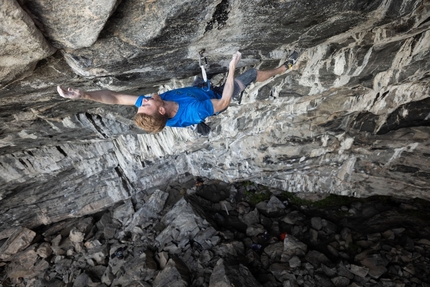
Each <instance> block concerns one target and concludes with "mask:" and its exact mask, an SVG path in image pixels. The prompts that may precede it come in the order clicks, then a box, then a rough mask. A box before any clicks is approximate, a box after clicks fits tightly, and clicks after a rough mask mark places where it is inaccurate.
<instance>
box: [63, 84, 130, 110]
mask: <svg viewBox="0 0 430 287" xmlns="http://www.w3.org/2000/svg"><path fill="white" fill-rule="evenodd" d="M57 92H58V93H59V94H60V96H62V97H63V98H66V99H72V100H77V99H82V100H91V101H96V102H99V103H103V104H108V105H126V106H133V105H134V104H135V103H136V100H137V98H138V96H134V95H127V94H123V93H117V92H113V91H110V90H99V91H93V92H87V91H84V90H80V89H74V88H67V89H65V88H63V87H61V86H57Z"/></svg>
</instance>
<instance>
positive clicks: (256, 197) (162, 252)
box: [0, 178, 430, 287]
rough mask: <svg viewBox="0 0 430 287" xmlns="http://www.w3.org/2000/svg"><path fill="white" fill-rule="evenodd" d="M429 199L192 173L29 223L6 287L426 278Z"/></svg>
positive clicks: (8, 244)
mask: <svg viewBox="0 0 430 287" xmlns="http://www.w3.org/2000/svg"><path fill="white" fill-rule="evenodd" d="M218 191H219V193H220V194H223V195H224V196H223V197H224V198H222V199H221V198H218V200H213V196H214V193H217V192H218ZM208 198H211V199H212V200H209V199H208ZM429 206H430V203H428V202H426V201H421V200H415V201H407V200H405V199H395V198H387V197H373V198H368V199H365V200H360V199H356V198H346V197H335V196H330V197H327V198H325V199H323V200H320V201H315V202H312V201H310V200H305V199H300V198H299V197H296V196H294V195H292V194H289V193H285V192H282V191H279V190H270V189H268V188H267V187H264V186H260V185H258V184H255V183H252V182H240V183H236V184H227V183H223V182H216V181H213V180H205V181H203V180H202V179H194V178H188V180H186V181H182V183H172V184H170V185H169V186H168V187H167V188H165V189H164V190H160V189H154V190H152V192H150V195H148V196H144V197H143V196H140V197H139V196H135V197H132V198H131V199H130V200H126V201H123V202H121V203H118V204H116V205H115V206H113V207H112V208H110V209H109V210H105V211H102V212H99V213H97V214H93V215H91V216H85V217H81V218H76V219H69V220H66V221H62V222H59V223H56V224H52V225H49V226H42V227H40V228H38V229H37V230H34V231H31V230H28V229H22V230H21V231H20V232H19V233H17V234H15V235H14V236H12V237H10V238H9V239H8V240H7V241H5V240H3V241H2V246H1V248H0V250H1V254H0V256H1V257H0V258H1V261H0V276H1V277H0V278H1V281H0V285H1V286H3V287H6V286H100V287H102V286H212V287H214V286H266V287H270V286H273V287H275V286H280V287H285V286H328V287H329V286H335V287H341V286H345V287H346V286H351V287H353V286H429V283H428V282H429V280H430V271H429V270H430V241H429V239H428V238H429V235H430V225H429V221H428V218H429V216H430V214H429V212H428V210H429V209H428V208H429Z"/></svg>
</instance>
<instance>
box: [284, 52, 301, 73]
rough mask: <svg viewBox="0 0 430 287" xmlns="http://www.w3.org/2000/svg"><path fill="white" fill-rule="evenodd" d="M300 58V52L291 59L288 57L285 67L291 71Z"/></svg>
mask: <svg viewBox="0 0 430 287" xmlns="http://www.w3.org/2000/svg"><path fill="white" fill-rule="evenodd" d="M298 58H299V52H297V51H294V52H293V53H292V54H291V55H290V57H288V60H287V61H286V62H285V63H284V66H285V67H286V68H287V70H289V69H291V68H292V67H293V65H294V64H295V63H296V62H297V59H298Z"/></svg>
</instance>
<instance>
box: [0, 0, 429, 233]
mask: <svg viewBox="0 0 430 287" xmlns="http://www.w3.org/2000/svg"><path fill="white" fill-rule="evenodd" d="M103 3H104V4H103V9H99V8H97V7H99V6H98V5H99V4H98V2H94V1H91V2H85V1H71V2H68V4H64V3H61V4H56V5H59V6H50V5H54V4H52V3H51V2H48V1H41V0H39V1H20V2H19V3H18V2H16V1H12V0H7V1H3V2H0V5H1V15H2V17H1V19H2V20H0V21H2V27H5V28H3V30H4V31H3V32H2V34H1V35H0V66H1V70H0V73H1V75H2V76H1V81H0V103H1V105H0V117H1V122H0V130H1V132H0V184H1V186H2V187H1V188H0V208H1V210H2V213H1V215H0V217H1V220H0V238H7V237H9V236H10V235H11V234H12V233H13V232H14V231H15V230H16V228H18V227H19V226H25V227H28V228H34V227H35V226H38V225H40V224H49V223H52V222H57V221H60V220H63V219H66V218H70V217H76V216H83V215H85V214H90V213H94V212H97V211H100V210H103V209H105V208H106V207H108V206H111V205H112V204H114V203H115V202H119V201H121V200H124V199H127V198H129V197H130V196H131V195H133V194H136V193H137V192H141V191H142V192H149V191H148V190H151V188H153V187H158V186H164V185H166V183H167V182H169V181H171V180H175V179H177V178H178V177H180V176H181V175H184V174H192V175H195V176H203V177H208V178H213V179H219V180H223V181H230V182H234V181H242V180H252V181H254V182H257V183H259V184H262V185H265V186H269V187H274V188H279V189H282V190H286V191H290V192H305V193H317V194H330V193H334V194H340V195H348V196H356V197H367V196H370V195H376V194H379V195H394V196H398V197H419V198H423V199H429V198H430V196H429V194H430V193H429V187H428V186H429V178H430V176H429V173H430V170H429V165H428V162H429V155H430V145H429V132H430V127H429V120H430V118H429V113H430V102H429V89H430V88H429V87H430V85H429V77H428V75H429V69H430V62H429V60H428V59H429V53H430V52H429V51H430V49H429V47H430V41H429V38H430V32H429V25H430V22H429V21H428V19H429V17H430V9H429V8H430V7H429V3H428V1H418V0H415V1H413V0H403V1H400V0H399V1H311V2H302V1H269V2H268V1H244V0H242V1H239V0H237V1H227V0H224V1H215V2H213V1H185V2H182V3H181V4H179V3H177V1H156V2H144V3H143V2H141V1H122V2H114V1H111V2H108V3H107V2H103ZM66 5H72V7H73V13H69V14H66V15H65V14H63V12H62V11H69V10H70V6H66ZM56 11H59V12H58V13H57V12H56ZM94 11H97V13H100V14H94V13H95V12H94ZM109 15H111V16H109ZM77 18H79V20H80V21H79V22H77V20H76V19H77ZM3 23H4V24H3ZM77 23H79V25H78V24H77ZM82 23H83V24H84V25H82ZM36 27H37V28H36ZM6 28H7V29H6ZM12 31H13V33H12ZM42 35H43V36H44V37H42ZM52 47H56V49H57V51H56V53H54V54H53V52H54V48H52ZM202 48H205V49H206V51H207V53H206V54H207V56H208V60H209V68H208V72H209V73H211V74H212V73H213V74H217V75H216V76H215V77H214V79H213V82H214V83H218V82H222V80H223V72H225V71H226V68H227V65H228V61H229V59H230V54H231V53H233V52H234V51H236V50H238V49H240V50H241V51H242V53H243V59H242V60H241V62H240V68H239V69H238V71H237V72H238V73H239V72H242V71H244V70H246V69H248V68H249V67H257V68H261V69H265V68H269V67H275V66H278V65H279V64H281V63H283V61H285V59H286V58H287V56H288V55H289V53H290V52H291V51H292V50H293V49H298V50H300V51H301V56H300V58H299V61H298V63H297V65H295V66H294V68H293V69H292V70H290V71H288V72H287V73H285V74H283V75H280V76H277V77H275V78H273V79H271V80H269V81H267V82H266V83H260V84H253V85H251V86H250V87H249V88H248V89H247V90H246V91H245V93H244V95H243V98H242V101H241V103H240V104H238V103H232V105H231V106H230V107H229V109H228V110H227V111H225V112H224V113H222V114H221V115H219V116H217V117H212V118H210V119H209V120H208V121H207V124H208V125H209V126H210V127H211V129H212V130H211V133H210V134H209V136H208V137H201V136H198V135H197V134H196V133H194V132H193V131H192V130H190V129H175V128H169V129H165V130H164V131H163V132H162V133H160V134H157V135H147V134H144V133H143V132H142V131H140V130H138V129H137V128H136V127H134V126H133V123H132V120H131V119H132V116H133V114H134V113H135V109H134V108H132V107H118V106H106V105H100V104H96V103H93V102H84V101H67V100H64V99H62V98H60V97H59V96H58V95H57V94H56V91H55V86H56V85H57V84H63V85H72V86H76V87H80V88H84V89H88V90H93V89H101V88H108V89H112V90H117V91H126V92H130V93H136V94H138V93H148V92H155V91H163V90H167V89H171V88H176V87H182V86H185V85H188V84H190V82H191V80H192V79H191V76H193V75H197V74H199V72H200V69H199V67H198V61H197V59H198V51H200V49H202ZM27 55H28V56H27Z"/></svg>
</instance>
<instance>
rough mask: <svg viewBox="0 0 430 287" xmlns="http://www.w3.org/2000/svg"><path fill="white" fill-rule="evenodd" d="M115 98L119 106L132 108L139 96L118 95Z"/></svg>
mask: <svg viewBox="0 0 430 287" xmlns="http://www.w3.org/2000/svg"><path fill="white" fill-rule="evenodd" d="M116 98H117V101H118V104H119V105H126V106H134V104H135V103H136V101H137V99H138V98H139V96H135V95H128V94H121V93H119V94H117V95H116Z"/></svg>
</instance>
